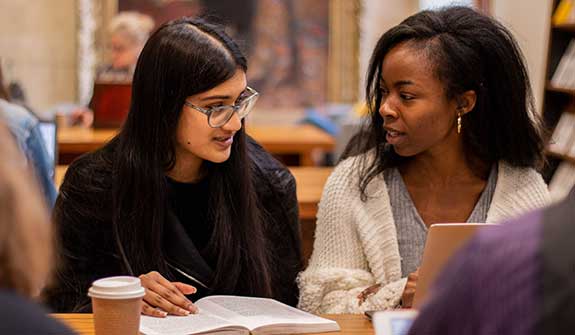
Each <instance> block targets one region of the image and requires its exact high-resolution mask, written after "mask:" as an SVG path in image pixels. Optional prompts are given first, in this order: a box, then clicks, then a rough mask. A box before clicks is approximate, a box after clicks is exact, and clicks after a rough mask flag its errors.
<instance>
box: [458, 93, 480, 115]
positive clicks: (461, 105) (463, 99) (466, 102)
mask: <svg viewBox="0 0 575 335" xmlns="http://www.w3.org/2000/svg"><path fill="white" fill-rule="evenodd" d="M476 101H477V94H476V93H475V91H473V90H469V91H466V92H464V93H462V94H461V95H459V96H458V97H457V111H458V112H459V113H461V114H462V115H464V114H467V113H469V112H471V111H472V110H473V107H475V102H476Z"/></svg>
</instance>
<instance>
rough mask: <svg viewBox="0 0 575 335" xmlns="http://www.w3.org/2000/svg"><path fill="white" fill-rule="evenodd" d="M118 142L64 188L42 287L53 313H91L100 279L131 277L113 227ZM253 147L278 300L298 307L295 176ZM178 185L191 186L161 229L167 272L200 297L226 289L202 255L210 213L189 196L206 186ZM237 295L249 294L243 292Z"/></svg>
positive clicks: (75, 166)
mask: <svg viewBox="0 0 575 335" xmlns="http://www.w3.org/2000/svg"><path fill="white" fill-rule="evenodd" d="M115 145H116V142H115V141H112V142H110V143H109V144H108V145H106V146H105V147H104V148H102V149H100V150H98V151H95V152H92V153H89V154H86V155H83V156H81V157H80V158H78V159H76V160H75V161H74V162H73V163H72V164H71V165H70V167H69V168H68V170H67V172H66V176H65V178H64V181H63V183H62V185H61V186H60V194H59V196H58V199H57V201H56V206H55V209H54V223H55V224H56V229H57V231H58V239H59V242H60V245H59V247H60V248H59V262H60V264H59V265H60V266H59V269H58V271H57V273H56V279H55V280H54V283H53V285H52V286H51V287H49V288H47V289H46V290H45V291H44V292H43V296H44V299H45V301H46V303H47V305H48V306H49V307H51V308H52V309H53V310H54V311H57V312H89V311H90V310H91V306H90V299H89V298H88V297H87V295H86V293H87V292H88V288H89V287H90V285H91V283H92V282H93V281H94V280H96V279H99V278H103V277H109V276H118V275H129V271H128V270H127V269H126V268H125V264H124V263H123V261H122V258H121V257H120V252H119V250H118V245H117V242H116V240H115V234H114V232H113V225H112V199H111V190H112V186H113V177H112V174H113V164H114V161H115V159H114V155H115ZM247 149H248V157H249V159H250V160H251V166H252V175H253V178H254V188H255V192H256V195H257V197H258V202H259V203H260V204H261V205H262V207H263V208H265V211H266V217H267V218H269V219H266V220H265V222H263V224H264V225H265V227H264V234H265V235H264V236H265V238H266V239H267V241H268V245H269V253H270V255H271V256H272V257H273V259H274V262H273V263H272V268H271V269H270V272H271V273H272V282H271V285H272V289H273V291H274V292H273V298H274V299H277V300H279V301H282V302H284V303H287V304H289V305H292V306H295V305H297V301H298V296H299V292H298V288H297V283H296V277H297V274H298V272H299V271H301V270H302V260H301V251H300V228H299V217H298V203H297V198H296V192H295V190H296V188H295V187H296V186H295V179H294V177H293V176H292V175H291V173H290V172H289V170H288V169H287V168H285V167H284V166H283V165H281V164H280V163H279V162H278V161H277V160H275V159H274V158H273V157H272V156H271V155H270V154H268V153H267V152H265V151H264V150H263V148H262V147H261V146H260V145H258V144H257V143H256V142H255V141H253V140H252V139H250V138H248V141H247ZM172 186H174V185H172ZM179 186H183V188H184V189H182V190H180V189H179V187H178V185H176V188H177V190H175V193H172V194H177V195H176V196H175V198H174V200H175V202H176V203H175V206H174V205H173V206H172V207H173V208H172V210H170V209H169V210H168V211H167V214H166V218H165V221H164V226H163V227H162V230H163V234H162V240H163V250H162V251H163V254H164V258H165V260H166V263H165V265H166V267H167V268H168V269H169V270H168V272H167V273H162V275H164V276H165V277H166V278H168V280H171V281H180V282H184V283H187V284H190V285H193V286H195V287H196V288H198V293H196V294H194V295H193V296H190V298H192V299H194V300H195V299H197V298H199V297H201V296H204V295H210V294H219V293H221V292H218V291H217V290H211V289H210V283H211V281H212V278H213V277H214V270H213V266H211V265H210V264H213V260H210V259H209V257H208V258H207V259H206V258H204V257H203V255H202V251H203V248H202V247H201V245H202V244H205V241H206V240H207V239H206V237H207V236H209V229H210V226H202V225H198V224H197V222H200V221H202V218H201V217H202V215H205V213H204V212H203V211H201V210H198V211H194V209H193V208H194V207H196V206H195V205H192V206H190V207H188V204H187V200H186V198H187V197H188V196H191V197H196V196H200V195H201V193H202V192H201V191H199V192H195V191H192V190H186V188H187V187H186V186H190V185H179ZM195 186H197V187H198V188H202V187H204V186H202V185H195ZM195 186H194V185H192V186H190V187H191V188H192V189H193V188H196V187H195ZM188 191H189V193H190V194H187V193H188ZM192 193H194V194H195V195H193V194H192ZM200 201H201V199H200ZM190 204H191V201H190ZM198 204H199V202H198ZM198 206H200V205H198ZM188 218H189V219H188ZM202 228H203V229H206V230H205V231H203V232H201V233H200V234H196V233H197V232H198V231H200V230H197V229H202ZM151 270H154V269H151ZM151 270H150V271H151ZM134 275H140V274H134ZM232 294H237V295H242V294H243V292H233V293H232ZM244 295H245V294H244Z"/></svg>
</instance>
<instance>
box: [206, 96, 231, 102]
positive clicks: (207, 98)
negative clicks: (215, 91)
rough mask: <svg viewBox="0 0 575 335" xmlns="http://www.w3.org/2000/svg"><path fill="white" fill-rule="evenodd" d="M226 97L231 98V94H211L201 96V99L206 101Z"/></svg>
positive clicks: (224, 98)
mask: <svg viewBox="0 0 575 335" xmlns="http://www.w3.org/2000/svg"><path fill="white" fill-rule="evenodd" d="M226 99H231V96H229V95H210V96H208V97H204V98H201V99H200V100H201V101H206V100H226Z"/></svg>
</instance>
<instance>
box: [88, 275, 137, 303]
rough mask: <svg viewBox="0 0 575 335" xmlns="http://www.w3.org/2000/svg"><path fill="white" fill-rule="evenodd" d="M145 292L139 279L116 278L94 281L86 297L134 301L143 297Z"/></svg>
mask: <svg viewBox="0 0 575 335" xmlns="http://www.w3.org/2000/svg"><path fill="white" fill-rule="evenodd" d="M145 292H146V291H145V289H144V288H143V287H142V285H141V283H140V278H136V277H129V276H118V277H108V278H102V279H98V280H96V281H94V282H93V283H92V287H90V289H89V290H88V296H89V297H92V298H101V299H134V298H141V297H143V296H144V294H145Z"/></svg>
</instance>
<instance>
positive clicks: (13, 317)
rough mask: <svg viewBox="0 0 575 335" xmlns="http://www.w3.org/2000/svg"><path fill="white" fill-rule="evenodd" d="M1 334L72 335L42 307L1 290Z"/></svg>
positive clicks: (71, 332)
mask: <svg viewBox="0 0 575 335" xmlns="http://www.w3.org/2000/svg"><path fill="white" fill-rule="evenodd" d="M0 306H2V307H1V311H2V313H0V334H2V335H38V334H45V335H52V334H53V335H68V334H69V335H72V334H75V333H74V332H73V331H71V330H70V329H69V328H68V327H66V326H64V325H63V324H62V323H60V322H59V321H57V320H55V319H52V318H50V317H49V316H48V315H46V313H47V312H46V311H45V310H44V309H43V308H41V307H40V306H38V305H36V304H34V303H32V302H31V301H28V300H27V299H24V298H23V297H21V296H19V295H17V294H15V293H13V292H10V291H5V290H0Z"/></svg>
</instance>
